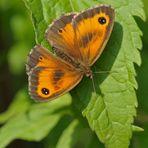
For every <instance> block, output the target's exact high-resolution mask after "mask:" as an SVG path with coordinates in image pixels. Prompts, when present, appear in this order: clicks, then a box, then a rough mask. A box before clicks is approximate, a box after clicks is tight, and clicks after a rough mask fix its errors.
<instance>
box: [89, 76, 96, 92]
mask: <svg viewBox="0 0 148 148" xmlns="http://www.w3.org/2000/svg"><path fill="white" fill-rule="evenodd" d="M90 78H91V80H92V85H93V90H94V92H95V94H97V92H96V87H95V83H94V77H93V75H91V77H90Z"/></svg>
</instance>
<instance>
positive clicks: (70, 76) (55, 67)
mask: <svg viewBox="0 0 148 148" xmlns="http://www.w3.org/2000/svg"><path fill="white" fill-rule="evenodd" d="M27 69H28V75H29V94H30V95H31V96H32V98H33V99H35V100H38V101H48V100H50V99H54V98H55V97H58V96H59V95H62V94H63V93H66V92H68V91H69V90H71V89H72V88H73V87H75V86H76V85H77V84H78V83H79V81H80V80H81V79H82V77H83V74H82V73H81V72H79V71H77V70H75V69H74V68H73V67H72V66H70V65H69V64H67V63H65V62H63V61H62V60H60V59H59V58H56V57H54V56H53V55H52V54H50V52H49V51H48V50H46V49H45V48H43V47H41V46H36V47H35V48H34V49H33V50H32V51H31V53H30V55H29V57H28V65H27Z"/></svg>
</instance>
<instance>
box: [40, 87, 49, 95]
mask: <svg viewBox="0 0 148 148" xmlns="http://www.w3.org/2000/svg"><path fill="white" fill-rule="evenodd" d="M41 91H42V93H43V94H44V95H48V94H49V89H47V88H42V90H41Z"/></svg>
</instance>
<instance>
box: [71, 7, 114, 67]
mask: <svg viewBox="0 0 148 148" xmlns="http://www.w3.org/2000/svg"><path fill="white" fill-rule="evenodd" d="M113 20H114V11H113V9H108V8H107V7H106V6H102V7H96V8H93V9H89V10H87V11H84V12H82V13H80V14H78V15H76V16H75V17H74V18H73V25H74V30H75V34H76V39H75V42H76V43H77V46H78V48H79V50H80V52H81V54H82V55H83V61H84V63H87V64H88V65H89V66H91V65H92V64H93V63H94V62H95V61H96V59H97V58H98V57H99V56H100V54H101V53H102V50H103V48H104V45H105V44H106V41H107V40H108V38H109V36H110V32H111V30H112V26H113V23H112V22H113Z"/></svg>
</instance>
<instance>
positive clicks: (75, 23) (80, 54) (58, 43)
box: [27, 5, 115, 102]
mask: <svg viewBox="0 0 148 148" xmlns="http://www.w3.org/2000/svg"><path fill="white" fill-rule="evenodd" d="M114 16H115V12H114V9H113V8H111V6H109V5H100V6H96V7H94V8H90V9H87V10H85V11H83V12H80V13H70V14H66V15H64V16H61V17H60V18H59V19H57V20H55V21H53V23H52V24H51V25H50V26H49V27H48V29H47V31H46V39H47V40H48V42H49V43H50V44H51V46H52V47H53V49H54V51H55V53H56V56H55V55H54V54H52V53H51V52H49V51H48V50H47V49H45V48H44V47H42V46H41V45H36V46H35V47H34V48H33V49H32V50H31V52H30V54H29V55H28V60H27V74H28V77H29V78H28V81H29V94H30V95H31V97H32V98H33V99H35V100H38V101H43V102H44V101H48V100H52V99H55V98H57V97H58V96H61V95H63V94H64V93H66V92H68V91H70V90H71V89H72V88H74V87H75V86H76V85H77V84H78V83H79V82H80V81H81V80H82V78H83V76H84V75H86V76H87V77H92V71H91V68H90V67H91V66H92V65H93V64H94V63H95V62H96V60H97V59H98V58H99V57H100V55H101V53H102V51H103V49H104V47H105V45H106V43H107V41H108V39H109V37H110V34H111V31H112V28H113V24H114Z"/></svg>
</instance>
